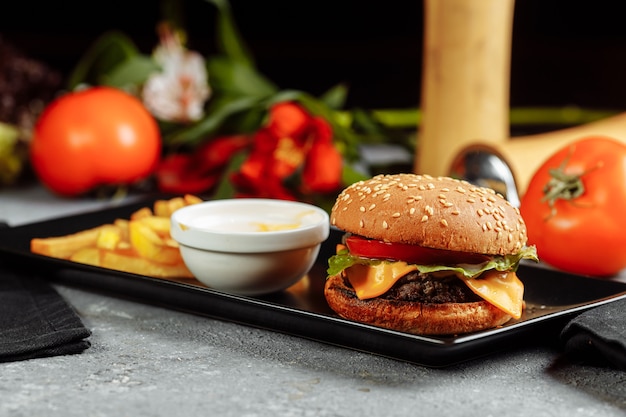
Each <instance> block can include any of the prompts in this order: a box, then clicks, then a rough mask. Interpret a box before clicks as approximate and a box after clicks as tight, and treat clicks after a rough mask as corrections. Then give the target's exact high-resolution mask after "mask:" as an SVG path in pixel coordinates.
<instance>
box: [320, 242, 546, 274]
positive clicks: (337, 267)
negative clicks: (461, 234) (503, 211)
mask: <svg viewBox="0 0 626 417" xmlns="http://www.w3.org/2000/svg"><path fill="white" fill-rule="evenodd" d="M522 259H530V260H533V261H539V258H538V257H537V250H536V248H535V247H534V246H524V247H523V248H522V250H521V251H519V252H518V253H516V254H514V255H504V256H500V255H495V256H493V257H492V258H491V259H490V260H489V261H486V262H483V263H480V264H456V265H417V269H418V271H420V272H422V273H432V272H440V271H450V272H454V273H456V274H457V275H458V276H459V277H460V278H465V279H472V278H476V277H478V276H479V275H480V274H482V273H483V272H485V271H488V270H490V269H495V270H497V271H516V270H517V267H518V266H519V263H520V261H521V260H522ZM380 262H391V261H385V260H381V259H368V258H361V257H358V256H353V255H351V254H350V252H348V250H347V249H346V250H342V251H340V252H339V253H337V254H336V255H334V256H332V257H331V258H330V259H329V260H328V270H327V273H328V275H329V276H332V275H337V274H339V273H340V272H341V271H343V270H344V269H346V268H349V267H351V266H352V265H355V264H364V265H368V264H377V263H380Z"/></svg>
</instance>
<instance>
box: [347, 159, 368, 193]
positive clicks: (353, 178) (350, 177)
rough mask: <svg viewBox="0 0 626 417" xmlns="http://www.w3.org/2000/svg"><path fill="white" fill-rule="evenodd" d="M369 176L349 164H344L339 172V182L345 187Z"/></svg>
mask: <svg viewBox="0 0 626 417" xmlns="http://www.w3.org/2000/svg"><path fill="white" fill-rule="evenodd" d="M369 177H370V176H369V175H367V174H364V173H362V172H360V171H357V170H356V169H354V167H353V166H352V165H350V164H344V165H343V170H342V172H341V182H342V184H344V185H345V186H346V187H347V186H349V185H351V184H354V183H355V182H359V181H363V180H366V179H368V178H369Z"/></svg>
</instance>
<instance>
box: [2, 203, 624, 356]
mask: <svg viewBox="0 0 626 417" xmlns="http://www.w3.org/2000/svg"><path fill="white" fill-rule="evenodd" d="M151 204H152V200H147V201H141V202H138V203H134V204H129V205H124V206H120V207H115V208H111V209H106V210H102V211H97V212H90V213H84V214H80V215H76V216H71V217H62V218H57V219H52V220H47V221H43V222H38V223H32V224H28V225H24V226H18V227H12V228H5V229H0V259H1V260H3V262H5V263H7V264H10V265H13V266H14V267H15V268H20V269H22V270H24V271H28V272H36V273H37V274H38V275H40V276H44V277H46V278H48V279H50V280H51V281H54V282H60V283H65V284H70V285H72V286H76V287H81V288H85V289H89V290H91V291H98V292H102V293H107V294H111V295H114V296H117V297H121V298H127V299H132V300H136V301H140V302H144V303H148V304H153V305H159V306H163V307H166V308H170V309H176V310H180V311H186V312H190V313H194V314H199V315H204V316H209V317H214V318H218V319H222V320H228V321H233V322H238V323H242V324H246V325H250V326H255V327H260V328H265V329H269V330H273V331H277V332H282V333H287V334H291V335H295V336H299V337H304V338H307V339H313V340H317V341H320V342H324V343H329V344H333V345H338V346H342V347H346V348H350V349H355V350H359V351H365V352H370V353H373V354H378V355H383V356H388V357H392V358H395V359H399V360H404V361H408V362H413V363H417V364H420V365H425V366H431V367H443V366H448V365H452V364H454V363H458V362H462V361H465V360H469V359H474V358H477V357H480V356H484V355H488V354H491V353H494V352H496V351H500V350H504V349H510V348H513V347H518V346H520V344H524V343H527V342H529V341H535V342H536V341H538V340H548V339H553V340H554V341H556V339H557V336H558V331H559V330H560V329H561V328H562V326H563V325H564V323H565V322H566V320H569V319H570V318H571V317H572V316H573V315H576V314H578V313H580V312H582V311H584V310H587V309H589V308H592V307H595V306H598V305H601V304H605V303H608V302H612V301H615V300H618V299H622V298H626V283H623V282H619V281H617V280H609V279H603V280H600V279H593V278H588V277H582V276H578V275H571V274H566V273H562V272H557V271H554V270H550V269H547V268H542V267H536V266H534V265H533V264H523V265H521V266H520V269H519V271H518V275H519V276H520V279H521V280H522V281H523V282H524V285H525V297H524V298H525V300H526V305H527V308H526V310H525V312H524V314H523V316H522V318H521V319H519V320H513V321H511V322H509V323H507V324H505V325H504V326H502V327H499V328H496V329H491V330H486V331H481V332H476V333H472V334H467V335H460V336H442V337H433V336H416V335H412V334H407V333H402V332H396V331H391V330H386V329H382V328H378V327H374V326H369V325H365V324H361V323H357V322H353V321H350V320H345V319H342V318H340V317H338V316H337V315H336V314H334V313H333V311H332V310H331V309H330V308H329V307H328V305H327V304H326V301H325V299H324V295H323V285H324V281H325V278H326V267H327V259H328V258H329V257H330V256H331V255H332V254H333V252H334V250H335V244H336V243H337V242H338V241H339V240H340V239H341V235H342V233H341V232H339V231H337V230H331V236H330V237H329V239H328V240H327V241H326V242H324V244H323V245H322V249H321V251H320V254H319V256H318V259H317V262H316V263H315V265H314V267H313V269H312V270H311V272H310V273H309V275H308V277H307V278H305V279H304V280H303V281H302V282H300V283H299V284H296V285H295V286H294V287H292V288H290V289H289V290H287V291H283V292H280V293H276V294H272V295H268V296H262V297H245V296H238V295H232V294H226V293H222V292H219V291H215V290H212V289H210V288H207V287H205V286H203V285H202V284H200V283H199V282H197V281H195V280H176V281H175V280H163V279H157V278H150V277H146V276H141V275H135V274H128V273H124V272H118V271H113V270H110V269H104V268H98V267H92V266H88V265H83V264H78V263H74V262H69V261H64V260H59V259H54V258H49V257H45V256H40V255H36V254H33V253H31V252H30V240H31V239H32V238H34V237H49V236H58V235H65V234H69V233H73V232H76V231H79V230H83V229H86V228H89V227H95V226H98V225H100V224H103V223H110V222H112V221H113V220H114V219H116V218H128V217H129V216H130V214H131V213H132V212H133V211H135V210H136V209H138V208H140V207H144V206H147V205H148V206H149V205H151ZM25 275H26V274H25Z"/></svg>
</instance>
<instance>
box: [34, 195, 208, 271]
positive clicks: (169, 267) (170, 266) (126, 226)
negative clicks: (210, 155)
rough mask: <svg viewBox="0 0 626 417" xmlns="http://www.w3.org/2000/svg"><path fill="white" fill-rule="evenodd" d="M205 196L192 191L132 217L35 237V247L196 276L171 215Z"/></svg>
mask: <svg viewBox="0 0 626 417" xmlns="http://www.w3.org/2000/svg"><path fill="white" fill-rule="evenodd" d="M200 202H202V200H201V199H200V198H198V197H196V196H194V195H191V194H188V195H185V196H183V197H176V198H172V199H170V200H157V201H155V203H154V205H153V207H152V208H151V207H142V208H140V209H138V210H136V211H135V212H133V213H132V214H131V215H130V218H129V219H120V218H118V219H115V220H114V221H113V222H112V223H111V224H103V225H100V226H97V227H94V228H91V229H88V230H83V231H81V232H77V233H74V234H71V235H66V236H59V237H50V238H34V239H32V240H31V251H32V252H34V253H38V254H41V255H46V256H51V257H55V258H62V259H68V260H70V261H73V262H78V263H83V264H88V265H94V266H99V267H102V268H109V269H114V270H118V271H125V272H131V273H135V274H139V275H147V276H152V277H157V278H166V279H167V278H193V275H192V274H191V272H189V270H188V269H187V267H186V266H185V263H184V261H183V259H182V256H181V255H180V249H179V245H178V242H176V241H175V240H174V239H172V238H171V237H170V227H171V222H170V216H171V215H172V213H173V212H174V211H176V210H178V209H179V208H181V207H184V206H187V205H191V204H197V203H200Z"/></svg>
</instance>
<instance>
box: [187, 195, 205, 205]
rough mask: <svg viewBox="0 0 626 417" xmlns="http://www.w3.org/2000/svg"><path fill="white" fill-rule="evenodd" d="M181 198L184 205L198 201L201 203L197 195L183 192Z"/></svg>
mask: <svg viewBox="0 0 626 417" xmlns="http://www.w3.org/2000/svg"><path fill="white" fill-rule="evenodd" d="M183 200H185V205H186V206H191V205H193V204H198V203H202V199H201V198H200V197H198V196H195V195H193V194H185V195H184V196H183Z"/></svg>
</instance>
